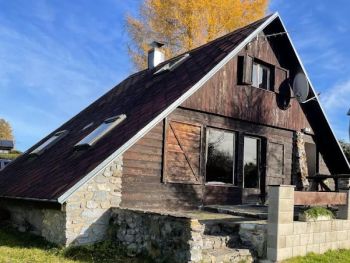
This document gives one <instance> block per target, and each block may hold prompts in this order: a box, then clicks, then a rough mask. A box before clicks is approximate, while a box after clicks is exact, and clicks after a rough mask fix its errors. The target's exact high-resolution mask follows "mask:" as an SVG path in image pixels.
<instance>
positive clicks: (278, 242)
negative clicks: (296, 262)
mask: <svg viewBox="0 0 350 263" xmlns="http://www.w3.org/2000/svg"><path fill="white" fill-rule="evenodd" d="M269 189H270V190H269V207H268V220H267V221H268V222H267V224H268V226H267V259H268V260H270V261H272V262H277V261H280V260H283V259H285V258H289V257H291V256H292V248H287V247H286V236H287V235H291V234H293V216H294V186H293V185H276V186H270V188H269Z"/></svg>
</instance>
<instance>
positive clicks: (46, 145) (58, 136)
mask: <svg viewBox="0 0 350 263" xmlns="http://www.w3.org/2000/svg"><path fill="white" fill-rule="evenodd" d="M67 133H68V131H66V130H63V131H59V132H56V133H55V134H54V135H53V136H51V137H50V138H49V139H47V140H46V141H44V142H43V143H42V144H40V145H39V147H37V148H35V149H34V150H33V151H31V152H30V153H29V154H33V155H40V154H42V153H43V152H44V151H46V150H47V149H49V148H50V147H51V146H52V145H54V144H55V143H56V142H58V141H59V140H61V139H62V138H63V137H64V136H65V135H66V134H67Z"/></svg>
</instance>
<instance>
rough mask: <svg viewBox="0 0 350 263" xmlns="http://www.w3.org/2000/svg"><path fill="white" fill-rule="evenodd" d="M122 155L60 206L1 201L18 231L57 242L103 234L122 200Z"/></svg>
mask: <svg viewBox="0 0 350 263" xmlns="http://www.w3.org/2000/svg"><path fill="white" fill-rule="evenodd" d="M121 176H122V157H119V158H117V159H115V160H114V161H113V162H112V164H111V165H109V166H108V167H106V168H105V169H103V170H102V171H101V172H100V173H99V174H98V175H96V176H95V177H94V178H93V179H92V180H91V181H90V182H88V183H86V184H85V185H84V186H83V187H81V188H80V189H79V190H78V191H77V192H75V193H74V194H73V195H72V196H70V197H69V198H68V200H67V202H66V203H65V204H63V205H62V207H61V209H59V208H57V209H49V208H40V203H39V202H37V203H35V202H31V204H30V205H29V204H28V202H24V201H20V200H18V201H16V202H10V201H2V202H1V203H0V208H1V207H2V208H4V209H5V210H7V211H9V212H10V214H11V218H10V220H11V222H12V223H13V224H14V225H15V226H16V227H17V228H18V229H19V230H21V231H29V232H32V233H34V234H37V235H40V236H43V237H44V238H45V239H47V240H48V241H50V242H53V243H56V244H59V245H70V244H72V245H82V244H89V243H94V242H97V241H101V240H103V239H104V238H105V237H106V232H107V229H108V225H109V220H110V213H111V211H110V209H111V207H118V206H119V204H120V202H121Z"/></svg>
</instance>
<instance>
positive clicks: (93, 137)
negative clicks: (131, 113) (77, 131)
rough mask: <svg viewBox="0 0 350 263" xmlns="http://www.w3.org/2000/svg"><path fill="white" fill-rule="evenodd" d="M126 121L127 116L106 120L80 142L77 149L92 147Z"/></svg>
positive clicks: (122, 115)
mask: <svg viewBox="0 0 350 263" xmlns="http://www.w3.org/2000/svg"><path fill="white" fill-rule="evenodd" d="M125 119H126V115H125V114H121V115H118V116H114V117H111V118H108V119H106V120H105V121H104V122H103V123H102V124H101V125H100V126H98V127H97V128H96V129H95V130H93V131H92V132H91V133H90V134H88V135H87V136H86V137H85V138H83V139H82V140H81V141H80V142H78V143H77V144H76V145H75V147H82V146H92V145H93V144H94V143H95V142H97V141H98V140H99V139H101V138H102V137H103V136H104V135H105V134H107V133H108V132H109V131H111V130H112V129H113V128H114V127H116V126H117V125H118V124H119V123H121V122H122V121H123V120H125Z"/></svg>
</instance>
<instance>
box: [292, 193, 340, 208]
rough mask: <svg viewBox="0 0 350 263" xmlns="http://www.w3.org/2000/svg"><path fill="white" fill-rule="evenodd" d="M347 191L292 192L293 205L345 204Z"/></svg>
mask: <svg viewBox="0 0 350 263" xmlns="http://www.w3.org/2000/svg"><path fill="white" fill-rule="evenodd" d="M346 204H347V193H338V192H337V193H336V192H299V191H295V192H294V205H346Z"/></svg>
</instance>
